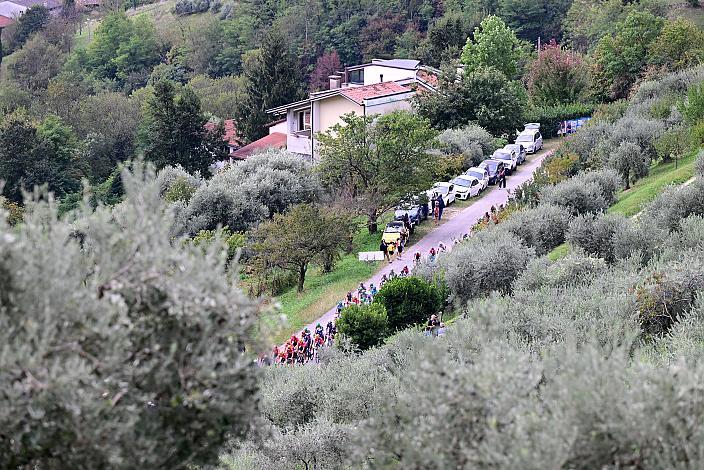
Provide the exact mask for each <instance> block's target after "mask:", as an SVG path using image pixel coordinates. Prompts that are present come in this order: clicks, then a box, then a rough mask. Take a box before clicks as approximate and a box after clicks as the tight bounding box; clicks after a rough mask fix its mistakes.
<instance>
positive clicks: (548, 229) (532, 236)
mask: <svg viewBox="0 0 704 470" xmlns="http://www.w3.org/2000/svg"><path fill="white" fill-rule="evenodd" d="M570 219H571V215H570V212H569V211H568V210H567V209H565V208H564V207H560V206H555V205H551V204H540V205H538V207H535V208H533V209H525V210H522V211H518V212H515V213H514V214H513V215H512V216H511V217H509V218H508V219H507V220H506V221H505V222H504V223H503V224H502V229H503V230H508V231H509V232H511V233H512V234H514V235H515V236H517V237H518V238H520V239H521V240H522V241H523V243H524V244H525V245H526V246H532V247H533V248H535V252H536V254H537V255H539V256H540V255H544V254H546V253H548V252H550V251H551V250H552V249H553V248H555V247H556V246H559V245H561V244H562V243H563V242H564V241H565V232H567V227H568V226H569V223H570Z"/></svg>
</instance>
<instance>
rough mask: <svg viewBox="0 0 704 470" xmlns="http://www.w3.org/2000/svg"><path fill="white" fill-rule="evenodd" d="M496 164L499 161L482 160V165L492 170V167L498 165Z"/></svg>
mask: <svg viewBox="0 0 704 470" xmlns="http://www.w3.org/2000/svg"><path fill="white" fill-rule="evenodd" d="M498 164H499V162H492V161H491V160H484V161H483V162H482V165H484V166H486V167H487V168H489V169H490V170H491V171H494V169H496V167H497V166H498Z"/></svg>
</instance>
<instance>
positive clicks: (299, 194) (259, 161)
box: [185, 150, 322, 235]
mask: <svg viewBox="0 0 704 470" xmlns="http://www.w3.org/2000/svg"><path fill="white" fill-rule="evenodd" d="M321 193H322V190H321V186H320V183H319V181H318V179H317V177H316V176H315V175H314V174H313V172H312V169H311V166H310V164H309V163H307V162H305V161H304V160H303V159H301V158H299V157H296V156H295V155H293V154H291V153H288V152H286V151H280V150H268V151H266V152H263V153H260V154H257V155H253V156H252V157H250V158H248V159H247V160H246V161H244V162H240V163H238V164H237V165H233V166H229V167H228V168H226V169H225V170H223V171H221V172H219V173H218V174H216V175H215V176H213V177H212V178H211V179H210V180H208V182H207V183H205V184H203V185H201V186H200V187H198V189H197V190H196V192H195V194H193V197H192V198H191V199H190V201H189V203H188V206H187V210H186V217H187V226H186V227H185V230H186V232H187V233H189V234H191V235H195V234H196V233H198V232H199V231H200V230H214V229H216V228H217V227H218V226H227V227H229V228H230V229H231V230H233V231H235V232H244V231H247V230H249V229H251V228H253V227H254V226H256V225H257V224H258V223H259V222H261V221H262V220H265V219H267V218H270V217H271V216H273V214H277V213H281V212H283V211H284V210H286V209H287V208H288V207H289V206H291V205H294V204H299V203H307V202H315V201H317V200H318V198H319V197H320V195H321Z"/></svg>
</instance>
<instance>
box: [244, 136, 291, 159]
mask: <svg viewBox="0 0 704 470" xmlns="http://www.w3.org/2000/svg"><path fill="white" fill-rule="evenodd" d="M268 148H275V149H281V148H286V134H283V133H281V132H272V133H271V134H269V135H267V136H264V137H262V138H261V139H259V140H255V141H254V142H252V143H251V144H247V145H245V146H244V147H242V148H241V149H239V150H235V151H234V152H232V154H231V156H233V157H235V158H241V159H245V158H247V157H249V156H250V155H252V154H253V153H257V152H260V151H262V150H265V149H268Z"/></svg>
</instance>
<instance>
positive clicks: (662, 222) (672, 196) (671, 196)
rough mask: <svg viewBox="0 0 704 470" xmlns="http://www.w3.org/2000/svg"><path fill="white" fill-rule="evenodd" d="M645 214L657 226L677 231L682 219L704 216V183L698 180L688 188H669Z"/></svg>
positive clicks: (646, 209)
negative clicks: (691, 216)
mask: <svg viewBox="0 0 704 470" xmlns="http://www.w3.org/2000/svg"><path fill="white" fill-rule="evenodd" d="M644 213H645V215H646V216H647V217H648V219H649V220H652V221H653V223H654V224H655V225H656V226H658V227H662V228H665V229H667V230H670V231H674V230H677V229H678V228H679V225H680V221H681V220H682V219H684V218H686V217H689V216H690V215H704V181H701V180H699V179H697V180H695V181H693V182H692V184H690V185H688V186H671V187H669V188H667V189H666V190H665V191H664V192H663V193H662V194H660V195H659V196H658V197H656V198H655V199H654V200H653V202H651V203H650V204H649V205H648V206H647V207H646V208H645V209H644Z"/></svg>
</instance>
